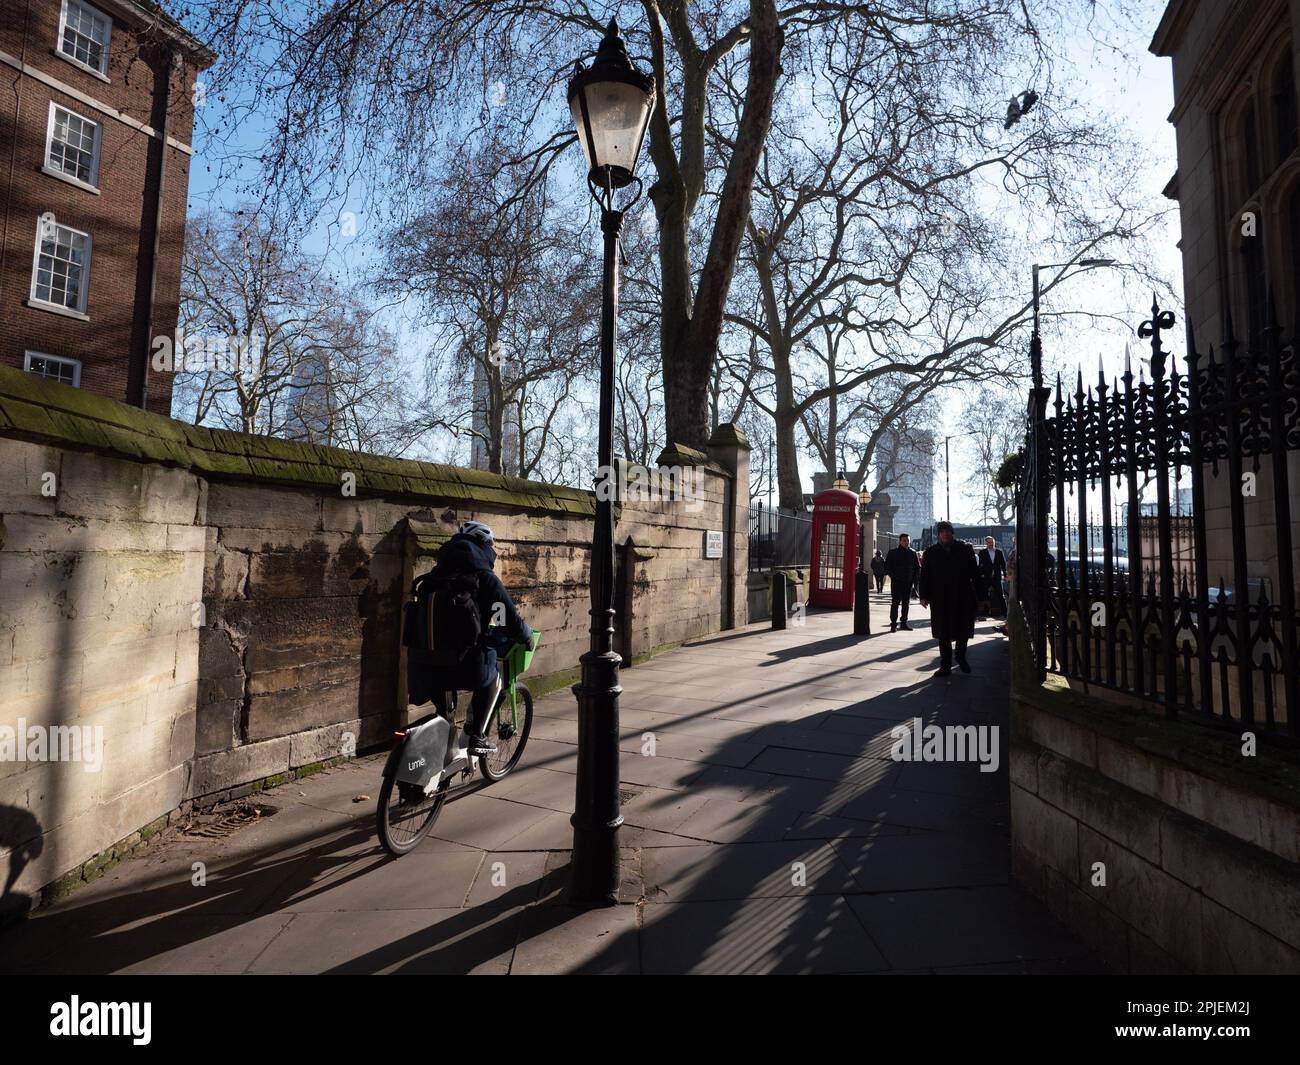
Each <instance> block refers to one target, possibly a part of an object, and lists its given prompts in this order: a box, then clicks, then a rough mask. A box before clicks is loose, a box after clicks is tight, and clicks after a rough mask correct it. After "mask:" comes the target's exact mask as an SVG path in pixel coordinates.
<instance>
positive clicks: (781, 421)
mask: <svg viewBox="0 0 1300 1065" xmlns="http://www.w3.org/2000/svg"><path fill="white" fill-rule="evenodd" d="M798 424H799V419H798V418H797V417H796V416H795V415H794V414H792V413H790V410H789V409H788V408H787V409H786V410H785V411H781V410H778V411H777V414H776V483H777V491H778V495H777V503H778V504H779V505H780V506H781V507H783V508H785V509H786V510H795V511H800V510H803V481H802V480H801V479H800V477H799V449H798V448H797V447H796V444H795V427H796V426H797V425H798Z"/></svg>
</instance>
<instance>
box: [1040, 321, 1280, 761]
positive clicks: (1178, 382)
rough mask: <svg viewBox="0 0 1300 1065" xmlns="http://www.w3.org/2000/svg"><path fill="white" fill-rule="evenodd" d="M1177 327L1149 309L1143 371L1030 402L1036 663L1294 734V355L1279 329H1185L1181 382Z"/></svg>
mask: <svg viewBox="0 0 1300 1065" xmlns="http://www.w3.org/2000/svg"><path fill="white" fill-rule="evenodd" d="M1173 322H1174V316H1173V314H1172V313H1171V312H1168V311H1161V310H1160V308H1159V306H1158V305H1154V304H1153V306H1152V317H1151V319H1150V320H1149V321H1147V322H1143V323H1142V325H1141V327H1140V328H1139V331H1138V335H1139V336H1141V337H1143V338H1144V339H1145V338H1150V342H1151V358H1150V362H1149V365H1148V366H1142V367H1139V370H1138V374H1137V376H1136V377H1135V376H1134V374H1133V371H1132V369H1131V368H1127V369H1126V371H1125V373H1124V375H1123V376H1122V377H1121V378H1120V379H1119V381H1118V382H1115V381H1112V382H1111V383H1110V384H1108V383H1107V382H1106V380H1105V378H1104V376H1101V375H1099V377H1098V379H1097V382H1096V384H1095V386H1093V387H1089V388H1088V389H1087V390H1086V391H1085V388H1084V383H1083V376H1082V374H1080V375H1079V377H1078V381H1077V383H1076V385H1075V389H1074V395H1073V396H1070V395H1068V394H1067V393H1066V392H1065V391H1063V389H1062V386H1061V382H1060V380H1059V378H1058V380H1057V384H1056V389H1055V396H1054V397H1053V396H1052V394H1051V392H1050V391H1049V390H1048V389H1045V388H1037V389H1034V390H1033V392H1032V393H1031V395H1030V399H1029V408H1028V415H1027V424H1026V435H1025V462H1024V467H1023V470H1022V477H1021V483H1020V485H1019V491H1018V499H1017V538H1018V547H1019V553H1018V558H1019V566H1018V575H1017V597H1018V598H1019V600H1020V602H1021V604H1022V606H1023V608H1024V611H1025V614H1026V618H1027V620H1028V622H1029V626H1030V632H1031V634H1032V636H1033V644H1034V653H1035V657H1036V660H1037V664H1038V666H1039V669H1040V672H1041V671H1046V670H1052V671H1054V672H1057V673H1060V674H1062V675H1064V676H1066V677H1069V678H1072V679H1075V680H1077V681H1080V682H1082V683H1083V684H1084V685H1089V684H1095V685H1099V686H1103V687H1106V688H1113V689H1115V690H1117V691H1122V692H1125V693H1128V694H1130V695H1136V696H1138V697H1140V698H1143V699H1146V700H1150V701H1153V702H1155V703H1158V704H1160V705H1161V706H1162V708H1163V710H1164V712H1165V714H1166V715H1167V716H1169V717H1181V716H1186V717H1189V718H1194V719H1199V720H1203V721H1207V722H1213V723H1218V724H1221V725H1231V726H1233V727H1234V728H1242V729H1246V728H1249V729H1252V730H1258V731H1259V732H1260V733H1262V734H1264V735H1268V736H1271V737H1275V738H1283V737H1284V738H1287V739H1296V738H1300V683H1298V681H1300V675H1298V674H1297V661H1298V659H1300V655H1298V654H1297V646H1296V632H1297V628H1298V625H1297V617H1296V602H1295V575H1294V568H1293V556H1292V525H1291V492H1290V486H1289V481H1288V467H1289V465H1290V464H1291V463H1292V462H1294V461H1295V460H1294V459H1293V458H1292V457H1291V454H1292V453H1293V452H1294V451H1296V450H1298V449H1300V357H1298V355H1297V350H1296V349H1297V345H1296V344H1295V342H1294V341H1292V342H1291V343H1290V344H1289V345H1284V344H1283V343H1282V341H1281V337H1280V330H1278V329H1277V328H1276V327H1273V328H1270V329H1268V330H1265V332H1264V334H1263V335H1262V336H1260V337H1258V338H1254V339H1253V340H1252V343H1251V345H1250V346H1249V348H1247V347H1246V346H1244V345H1242V344H1240V343H1239V342H1238V341H1236V340H1235V339H1234V338H1233V336H1232V332H1231V330H1232V326H1231V321H1230V320H1229V323H1228V335H1227V339H1225V341H1224V343H1223V345H1222V347H1221V348H1220V350H1219V352H1218V354H1217V355H1216V353H1215V352H1214V350H1213V349H1211V350H1210V352H1209V354H1208V355H1206V356H1201V355H1199V354H1198V353H1197V352H1196V350H1195V347H1194V343H1193V341H1192V338H1191V336H1190V333H1189V337H1188V349H1189V350H1188V354H1187V357H1186V359H1185V368H1186V372H1185V373H1182V374H1180V373H1179V372H1178V369H1177V367H1176V365H1174V364H1173V362H1172V359H1171V358H1170V355H1169V353H1168V352H1166V351H1165V350H1164V348H1163V346H1162V344H1161V334H1162V333H1163V332H1165V331H1166V330H1168V329H1169V328H1171V327H1172V325H1173ZM1148 370H1149V376H1148ZM1049 404H1050V406H1051V407H1052V408H1053V409H1054V413H1053V415H1052V416H1050V417H1049V415H1048V408H1049ZM1153 496H1154V499H1152V497H1153ZM1188 510H1190V514H1188V513H1187V511H1188ZM1134 518H1135V519H1136V520H1132V519H1134ZM1085 545H1086V548H1085Z"/></svg>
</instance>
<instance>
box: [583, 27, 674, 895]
mask: <svg viewBox="0 0 1300 1065" xmlns="http://www.w3.org/2000/svg"><path fill="white" fill-rule="evenodd" d="M568 98H569V109H570V110H571V111H572V112H573V122H574V126H575V127H576V128H577V131H578V142H579V143H580V144H581V145H582V152H583V155H585V156H586V159H587V185H588V187H589V188H590V190H591V194H592V196H593V198H594V199H595V200H596V202H597V203H598V204H599V205H600V228H601V232H602V233H603V234H604V237H605V264H604V273H603V275H602V299H601V309H600V434H599V454H598V456H597V471H596V523H595V528H594V530H593V534H592V540H591V646H590V648H589V649H588V651H587V653H586V654H584V655H583V656H582V659H581V662H582V679H581V680H580V681H579V682H578V683H577V684H576V685H574V688H573V692H574V694H575V695H576V696H577V697H578V780H577V793H576V801H575V805H574V811H573V817H572V818H571V823H572V825H573V862H572V870H571V872H572V881H571V884H570V897H571V899H572V900H573V901H574V902H577V903H582V904H593V903H599V904H603V903H613V902H617V901H618V881H619V876H618V872H619V869H618V830H619V826H621V825H622V823H623V815H622V814H621V813H620V812H619V796H618V783H619V764H618V741H619V726H618V696H619V693H620V692H621V691H622V688H620V686H619V681H618V667H619V656H618V654H617V653H615V651H614V499H613V497H614V495H615V494H616V491H617V484H618V478H617V476H615V471H614V468H613V463H614V458H613V444H614V341H615V336H616V333H617V327H618V253H619V244H618V237H619V232H620V230H621V229H622V226H623V215H624V213H625V212H626V211H627V210H628V209H629V208H630V207H631V206H632V205H633V204H634V203H636V201H637V200H638V199H640V197H641V181H640V179H639V178H637V177H636V175H635V170H636V161H637V156H638V155H640V153H641V144H642V141H644V140H645V133H646V127H647V126H648V125H649V123H650V112H651V109H652V108H653V106H654V99H655V83H654V78H653V77H651V76H649V75H647V74H642V73H641V72H640V71H638V70H637V69H636V68H635V67H633V66H632V62H631V60H630V59H629V58H628V55H627V47H626V46H625V45H624V43H623V38H622V37H621V36H620V34H619V29H618V23H617V22H616V21H614V20H612V19H611V20H610V23H609V26H608V27H607V28H606V30H605V36H604V38H602V40H601V42H600V47H599V48H598V49H597V50H596V58H595V60H594V61H593V62H592V64H591V66H589V67H583V66H582V64H581V63H577V64H575V68H574V73H573V77H572V79H570V81H569V89H568ZM633 183H635V184H636V195H635V196H634V197H633V199H632V200H631V202H629V203H627V204H625V205H624V206H623V208H622V209H621V210H620V209H616V208H615V207H614V193H615V190H618V189H623V188H626V187H627V186H628V185H631V184H633Z"/></svg>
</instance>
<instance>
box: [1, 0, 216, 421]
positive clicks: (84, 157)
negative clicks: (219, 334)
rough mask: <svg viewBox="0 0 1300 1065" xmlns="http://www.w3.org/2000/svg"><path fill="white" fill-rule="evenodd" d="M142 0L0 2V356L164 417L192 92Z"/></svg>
mask: <svg viewBox="0 0 1300 1065" xmlns="http://www.w3.org/2000/svg"><path fill="white" fill-rule="evenodd" d="M213 58H214V57H213V56H212V54H211V53H210V52H208V51H207V50H205V49H204V48H203V47H202V46H201V45H200V44H199V43H198V42H197V41H196V40H194V39H193V38H192V37H191V36H190V35H189V34H187V33H186V32H185V31H184V30H183V29H182V28H181V27H180V26H179V25H178V24H177V23H176V22H174V21H173V20H172V19H171V18H170V17H168V16H167V15H166V14H165V13H164V12H163V11H162V10H161V8H159V7H158V5H156V4H155V3H153V2H152V0H94V3H91V2H89V0H3V3H0V81H2V84H3V88H2V89H0V207H3V217H2V218H0V362H2V363H5V364H8V365H13V366H19V367H22V368H24V369H27V370H29V371H31V372H35V373H40V374H44V375H46V376H49V377H52V378H55V379H56V380H59V381H63V382H64V383H67V384H73V385H79V386H80V387H82V388H87V389H91V390H93V391H95V392H101V393H103V394H105V395H108V396H111V397H113V398H114V399H118V400H122V401H124V402H127V403H131V404H134V405H136V406H143V407H148V408H149V409H151V410H155V411H160V412H162V413H164V414H166V413H168V412H169V411H170V407H171V387H172V386H171V375H170V374H167V373H158V372H154V371H151V370H150V369H149V354H150V344H151V338H152V337H156V336H160V335H172V334H174V333H175V329H176V317H177V304H178V300H179V293H180V270H181V252H182V248H183V245H184V239H185V213H186V196H187V192H188V185H189V164H190V156H191V154H192V149H191V147H190V143H189V141H190V136H191V130H192V124H193V102H194V85H195V79H196V77H197V75H198V73H199V72H200V71H201V70H203V69H204V68H206V67H207V66H209V65H210V64H211V63H212V61H213Z"/></svg>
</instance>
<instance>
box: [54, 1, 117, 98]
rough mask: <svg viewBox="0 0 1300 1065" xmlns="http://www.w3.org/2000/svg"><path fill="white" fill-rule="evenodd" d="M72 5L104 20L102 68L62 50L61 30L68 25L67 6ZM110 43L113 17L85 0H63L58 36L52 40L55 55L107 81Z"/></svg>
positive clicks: (111, 40) (111, 41)
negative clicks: (88, 10)
mask: <svg viewBox="0 0 1300 1065" xmlns="http://www.w3.org/2000/svg"><path fill="white" fill-rule="evenodd" d="M73 6H75V7H78V8H89V9H90V10H91V11H92V12H93V13H94V14H96V15H98V16H99V17H100V18H102V19H103V20H104V23H105V25H106V26H107V27H108V28H107V31H106V33H105V35H104V51H103V56H104V65H103V67H102V68H97V67H92V66H91V65H90V64H89V63H83V62H82V61H81V60H80V59H78V58H77V57H76V56H75V55H69V54H68V53H67V52H65V51H64V50H63V31H64V29H65V28H66V27H67V25H68V8H69V7H73ZM112 43H113V17H112V16H111V15H109V14H108V13H107V12H105V11H100V10H99V8H97V7H96V6H95V5H94V4H88V3H86V0H63V3H62V5H61V6H60V9H59V36H58V37H57V38H56V39H55V41H54V54H55V55H57V56H59V57H60V58H62V59H65V60H67V61H68V62H69V63H71V64H72V65H73V66H74V67H78V68H80V69H81V70H84V71H86V72H87V73H89V74H94V75H95V77H97V78H99V79H100V80H101V81H108V80H109V77H108V56H109V48H110V46H111V45H112Z"/></svg>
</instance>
